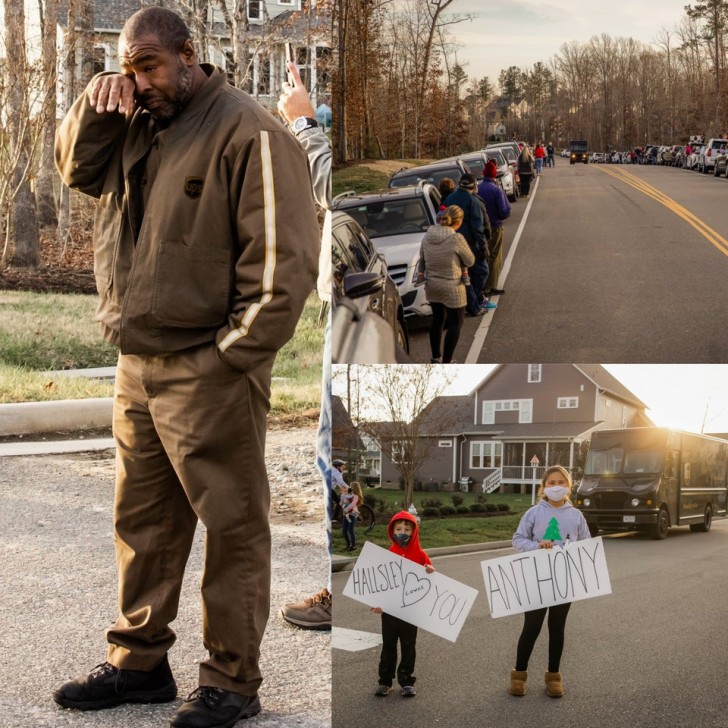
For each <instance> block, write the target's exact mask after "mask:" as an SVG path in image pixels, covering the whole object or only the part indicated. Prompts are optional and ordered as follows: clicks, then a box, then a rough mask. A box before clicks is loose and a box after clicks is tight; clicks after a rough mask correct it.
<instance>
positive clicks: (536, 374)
mask: <svg viewBox="0 0 728 728" xmlns="http://www.w3.org/2000/svg"><path fill="white" fill-rule="evenodd" d="M540 381H541V365H540V364H529V365H528V383H529V384H534V383H537V382H540Z"/></svg>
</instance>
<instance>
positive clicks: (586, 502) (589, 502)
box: [584, 498, 591, 508]
mask: <svg viewBox="0 0 728 728" xmlns="http://www.w3.org/2000/svg"><path fill="white" fill-rule="evenodd" d="M590 505H591V498H584V507H585V508H589V506H590Z"/></svg>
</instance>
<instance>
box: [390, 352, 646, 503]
mask: <svg viewBox="0 0 728 728" xmlns="http://www.w3.org/2000/svg"><path fill="white" fill-rule="evenodd" d="M645 409H646V405H645V404H644V403H643V402H641V401H640V400H639V399H638V398H637V397H636V396H635V395H634V394H632V392H630V391H629V390H628V389H627V388H626V387H625V386H624V385H623V384H622V383H621V382H619V381H618V380H617V379H616V378H615V377H614V376H612V375H611V374H610V373H609V372H608V371H607V370H606V369H604V367H602V366H601V365H598V364H502V365H500V366H498V367H496V368H495V369H494V370H493V371H492V372H491V373H490V374H489V375H488V376H487V377H485V379H483V380H482V381H481V382H480V383H479V384H478V385H477V386H476V387H475V388H474V389H473V390H472V391H471V392H470V393H469V394H468V395H465V396H457V397H438V398H436V399H434V400H433V401H432V402H431V403H430V405H429V406H428V407H427V408H426V409H425V411H424V412H423V414H422V418H423V422H422V424H421V428H420V433H421V443H420V446H422V447H425V448H426V449H427V455H426V458H425V460H424V463H423V465H422V467H421V468H420V469H419V471H418V473H417V477H416V484H420V485H421V487H422V488H423V489H425V490H435V489H437V488H445V489H448V488H452V487H455V488H459V489H462V490H465V489H468V490H475V491H478V492H493V491H495V490H497V489H499V488H500V490H501V492H526V491H527V490H529V489H530V487H531V485H532V483H533V481H534V479H538V480H540V478H541V476H542V475H543V472H544V469H545V468H546V467H548V466H551V465H562V466H563V467H565V468H566V469H567V470H569V471H570V472H571V473H572V476H573V477H574V478H576V479H578V478H579V477H580V474H581V472H580V469H581V467H582V464H583V460H584V456H585V453H586V448H587V446H588V443H589V439H590V437H591V433H592V432H594V431H595V430H599V429H607V428H621V427H640V426H647V425H652V424H653V423H652V421H651V420H650V419H649V417H648V416H647V415H646V414H645ZM443 423H446V424H445V426H443ZM381 431H382V432H383V433H384V432H386V428H385V427H382V429H381ZM379 444H380V447H381V485H382V487H383V488H387V487H389V488H399V484H400V483H399V481H400V476H399V471H398V470H397V467H396V464H395V462H394V460H395V459H396V458H397V457H400V456H401V455H400V453H401V451H402V448H401V447H400V445H399V444H398V443H396V442H393V441H392V442H390V441H388V440H387V438H386V437H384V436H383V437H382V438H381V439H380V443H379ZM451 484H452V485H451Z"/></svg>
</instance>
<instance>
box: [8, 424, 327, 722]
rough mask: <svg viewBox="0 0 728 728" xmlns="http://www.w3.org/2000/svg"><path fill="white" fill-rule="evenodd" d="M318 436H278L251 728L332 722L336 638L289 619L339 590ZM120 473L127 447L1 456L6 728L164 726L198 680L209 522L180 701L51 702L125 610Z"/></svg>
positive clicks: (183, 640) (175, 657) (182, 614)
mask: <svg viewBox="0 0 728 728" xmlns="http://www.w3.org/2000/svg"><path fill="white" fill-rule="evenodd" d="M315 434H316V431H315V429H311V428H307V429H302V430H295V431H276V432H269V433H268V438H267V448H266V459H267V463H268V472H269V480H270V484H271V492H272V504H271V522H272V533H273V579H272V599H271V602H272V604H271V613H270V619H269V622H268V626H267V629H266V633H265V636H264V638H263V644H262V648H261V669H262V672H263V675H264V680H263V685H262V687H261V691H260V696H261V703H262V705H263V711H262V712H261V713H260V714H259V715H258V716H256V717H255V718H252V719H250V720H248V721H245V724H246V725H248V726H250V728H254V727H256V726H259V727H260V728H288V727H289V726H297V727H298V728H325V727H326V726H330V723H331V712H330V711H331V682H330V678H331V652H330V642H331V640H330V633H329V632H311V631H304V630H299V629H296V628H294V627H292V626H290V625H288V624H287V623H286V622H284V621H283V620H282V619H281V618H280V616H279V614H278V610H279V608H280V606H281V605H282V604H284V603H286V602H289V601H297V600H299V599H301V598H303V597H306V596H309V595H311V594H314V593H315V592H317V591H318V590H319V589H320V588H321V587H322V586H325V584H326V579H327V575H328V568H329V562H328V555H327V551H326V545H325V541H326V539H325V533H324V529H323V524H322V520H323V514H322V510H323V509H322V498H321V479H320V476H319V475H318V473H317V472H316V470H315V467H314V464H313V463H314V444H315ZM113 471H114V460H113V450H107V451H105V452H100V453H70V454H58V455H48V456H21V457H0V502H1V503H2V507H0V656H1V658H2V659H0V728H31V726H32V727H33V728H60V727H61V726H63V727H72V728H80V727H83V728H157V727H159V728H161V727H162V726H167V725H168V724H169V720H170V718H171V717H172V716H173V715H174V713H175V710H176V709H177V707H178V706H179V704H180V703H181V700H182V699H183V698H184V697H186V696H187V695H188V694H189V693H190V692H192V690H194V689H195V688H196V687H197V680H198V664H199V662H200V661H201V660H202V659H204V658H205V656H206V652H205V650H204V647H203V645H202V637H201V612H200V610H201V605H200V589H199V585H200V578H201V573H202V562H203V549H204V530H203V528H202V527H198V532H197V536H196V538H195V543H194V546H193V549H192V554H191V556H190V559H189V561H188V565H187V573H186V578H185V582H184V585H183V588H182V595H181V600H180V609H179V614H178V617H177V619H176V620H175V622H174V623H173V629H174V630H175V632H176V634H177V642H176V643H175V645H174V646H173V648H172V650H171V651H170V657H169V659H170V664H171V666H172V670H173V672H174V675H175V679H176V682H177V686H178V695H179V698H178V700H176V701H175V702H173V703H169V704H164V705H124V706H120V707H118V708H115V709H113V710H102V711H89V712H79V711H75V710H63V709H60V708H59V707H58V706H57V705H56V704H55V703H54V702H53V700H52V699H51V694H52V692H53V690H54V689H55V688H57V687H58V686H59V685H60V684H61V683H63V682H65V681H66V680H69V679H72V678H75V677H80V676H82V675H85V674H87V673H88V672H89V671H90V670H91V669H92V668H93V667H94V666H95V665H97V664H99V663H101V662H103V661H104V660H105V657H106V640H105V637H104V632H105V630H106V628H107V627H109V626H111V624H112V623H113V622H114V620H115V618H116V612H117V608H116V566H115V563H114V548H113V524H112V510H113V498H114V475H113ZM230 608H231V609H233V610H234V609H235V605H233V604H231V605H230Z"/></svg>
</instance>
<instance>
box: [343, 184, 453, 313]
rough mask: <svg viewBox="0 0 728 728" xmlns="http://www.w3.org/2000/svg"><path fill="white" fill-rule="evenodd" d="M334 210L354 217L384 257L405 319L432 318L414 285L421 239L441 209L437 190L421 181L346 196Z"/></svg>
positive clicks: (419, 286)
mask: <svg viewBox="0 0 728 728" xmlns="http://www.w3.org/2000/svg"><path fill="white" fill-rule="evenodd" d="M334 209H335V210H345V211H346V212H347V213H348V214H349V215H350V216H351V217H353V218H354V219H355V220H356V221H357V222H358V223H359V225H361V227H362V228H363V229H364V232H365V233H366V234H367V235H368V236H369V238H370V239H371V241H372V242H373V243H374V245H375V247H376V248H377V250H378V251H379V252H380V253H383V254H384V257H385V258H386V260H387V271H388V273H389V275H390V276H391V278H392V280H394V282H395V283H396V284H397V289H398V290H399V295H400V296H401V297H402V304H403V305H404V314H405V316H431V315H432V309H431V308H430V304H429V303H428V302H427V299H426V297H425V289H424V286H423V285H422V284H421V283H420V284H418V283H417V263H418V261H419V258H420V247H421V244H422V238H423V237H424V235H425V232H426V231H427V228H429V227H430V226H431V225H434V224H435V216H436V215H437V211H438V210H439V209H440V193H439V192H438V191H437V187H435V186H434V185H433V184H431V183H429V182H425V181H424V180H422V181H420V182H419V183H418V184H416V185H408V186H406V187H390V188H388V189H386V190H377V191H376V192H362V193H359V194H357V193H354V192H345V193H343V194H342V195H338V196H337V197H335V198H334Z"/></svg>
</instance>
